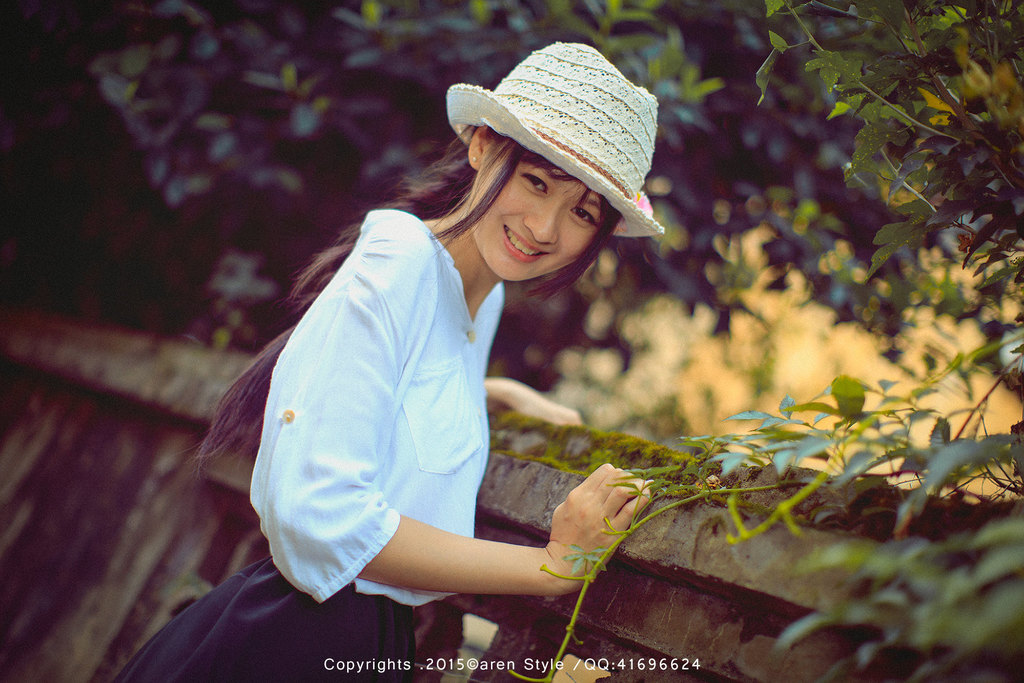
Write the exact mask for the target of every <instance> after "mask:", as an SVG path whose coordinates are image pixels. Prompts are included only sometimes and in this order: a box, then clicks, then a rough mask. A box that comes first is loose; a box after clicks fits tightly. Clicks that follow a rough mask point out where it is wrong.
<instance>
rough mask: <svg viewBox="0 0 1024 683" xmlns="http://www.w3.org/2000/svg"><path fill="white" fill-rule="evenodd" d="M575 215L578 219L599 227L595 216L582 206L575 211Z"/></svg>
mask: <svg viewBox="0 0 1024 683" xmlns="http://www.w3.org/2000/svg"><path fill="white" fill-rule="evenodd" d="M573 213H575V214H576V217H577V218H580V219H582V220H584V221H586V222H587V223H590V224H592V225H597V218H595V217H594V214H592V213H590V212H589V211H587V210H586V209H584V208H583V207H582V206H577V207H576V208H575V209H573Z"/></svg>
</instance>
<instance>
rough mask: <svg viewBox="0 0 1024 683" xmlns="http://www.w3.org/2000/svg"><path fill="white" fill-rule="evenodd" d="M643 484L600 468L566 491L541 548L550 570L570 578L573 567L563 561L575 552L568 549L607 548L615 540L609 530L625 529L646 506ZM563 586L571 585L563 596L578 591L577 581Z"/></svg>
mask: <svg viewBox="0 0 1024 683" xmlns="http://www.w3.org/2000/svg"><path fill="white" fill-rule="evenodd" d="M617 484H633V486H621V485H617ZM645 484H646V483H645V482H644V481H643V480H640V479H632V478H630V476H629V475H628V474H627V473H626V472H624V471H623V470H620V469H618V468H617V467H613V466H612V465H609V464H604V465H601V467H599V468H597V469H596V470H595V471H594V472H593V473H592V474H591V475H590V476H589V477H587V479H586V480H585V481H584V482H583V483H582V484H580V485H579V486H577V487H576V488H574V489H573V490H572V491H570V492H569V495H568V496H566V498H565V501H564V502H562V503H561V504H560V505H559V506H558V507H557V508H555V512H554V514H553V515H552V518H551V536H550V540H549V542H548V544H547V547H546V548H545V550H547V553H548V555H549V556H550V557H551V563H550V564H549V565H548V566H549V567H550V569H551V570H552V571H553V572H556V573H558V574H562V575H564V576H572V575H574V574H577V573H576V572H573V571H572V564H573V563H572V562H571V561H569V560H566V559H565V557H566V556H567V555H571V554H574V553H576V552H578V551H575V550H573V549H571V548H570V546H577V547H579V548H582V549H583V551H584V552H590V551H592V550H596V549H597V548H607V547H608V546H610V545H611V544H612V543H613V542H614V540H615V537H614V536H613V535H612V534H611V533H610V532H609V526H610V527H611V528H612V529H614V530H615V531H624V530H626V529H628V528H629V525H630V523H631V522H632V521H633V519H634V516H635V515H636V513H637V511H638V510H640V509H643V507H644V506H645V505H647V503H648V502H650V497H649V495H647V493H646V492H644V489H645ZM638 491H639V492H640V494H639V495H638V493H637V492H638ZM567 583H568V584H571V585H567V586H566V592H571V591H572V590H575V589H577V588H579V582H577V581H571V582H567Z"/></svg>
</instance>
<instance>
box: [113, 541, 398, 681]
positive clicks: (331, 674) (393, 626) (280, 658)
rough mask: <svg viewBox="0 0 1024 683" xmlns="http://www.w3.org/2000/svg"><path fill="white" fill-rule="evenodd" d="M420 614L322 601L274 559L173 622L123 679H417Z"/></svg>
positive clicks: (348, 598)
mask: <svg viewBox="0 0 1024 683" xmlns="http://www.w3.org/2000/svg"><path fill="white" fill-rule="evenodd" d="M415 647H416V641H415V638H414V635H413V617H412V608H411V607H409V606H408V605H401V604H399V603H397V602H395V601H393V600H391V599H390V598H386V597H384V596H378V595H363V594H361V593H356V592H355V590H354V588H353V587H352V584H349V585H348V586H346V587H345V588H343V589H341V590H340V591H338V592H337V593H335V594H334V595H332V596H331V597H330V598H329V599H328V600H326V601H324V602H323V603H317V602H316V601H315V600H314V599H313V598H312V597H310V596H309V595H307V594H305V593H303V592H301V591H298V590H296V589H295V588H294V587H292V585H291V584H290V583H288V581H287V580H286V579H285V578H284V577H283V576H282V575H281V573H280V572H279V571H278V570H277V568H276V567H275V566H274V563H273V561H272V560H271V559H270V558H267V559H265V560H262V561H260V562H257V563H255V564H252V565H250V566H248V567H246V568H245V569H243V570H242V571H240V572H239V573H237V574H235V575H234V576H232V577H231V578H229V579H227V580H226V581H225V582H224V583H222V584H221V585H219V586H217V587H216V588H214V589H213V590H212V591H210V592H209V593H207V594H206V595H205V596H203V597H202V598H201V599H200V600H198V601H197V602H195V603H194V604H192V605H190V606H189V607H188V608H187V609H185V610H184V611H183V612H182V613H181V614H179V615H178V616H176V617H175V618H174V619H172V620H171V621H170V623H168V624H167V625H166V626H165V627H164V628H163V629H161V631H160V632H159V633H157V634H156V635H155V636H153V638H152V639H151V640H150V641H149V642H148V643H146V645H144V646H143V647H142V649H141V650H139V651H138V653H136V655H135V657H134V658H132V660H131V661H130V662H129V663H128V665H127V666H126V667H125V668H124V670H123V671H121V673H120V675H119V676H118V677H117V679H116V680H117V681H125V682H128V681H132V682H135V681H138V682H144V683H149V682H151V681H152V682H156V681H159V682H161V683H163V682H164V681H218V682H219V681H321V680H323V681H376V682H385V681H387V682H397V681H411V680H412V678H413V662H414V657H415Z"/></svg>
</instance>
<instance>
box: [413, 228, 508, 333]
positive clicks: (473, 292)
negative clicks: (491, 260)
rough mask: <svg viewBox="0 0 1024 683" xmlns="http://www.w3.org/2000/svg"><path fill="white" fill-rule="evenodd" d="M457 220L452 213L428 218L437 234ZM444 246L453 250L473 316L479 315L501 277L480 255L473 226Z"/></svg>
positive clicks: (467, 302) (467, 303) (467, 305)
mask: <svg viewBox="0 0 1024 683" xmlns="http://www.w3.org/2000/svg"><path fill="white" fill-rule="evenodd" d="M454 224H455V219H452V218H451V217H449V218H442V219H439V220H435V221H428V222H427V225H428V226H429V227H430V229H431V231H432V232H433V233H434V234H435V235H437V234H440V233H442V232H444V231H445V230H446V229H448V228H449V227H451V226H452V225H454ZM444 246H445V249H447V250H448V253H449V254H451V256H452V260H453V261H454V262H455V268H456V270H458V271H459V275H460V276H461V277H462V291H463V293H464V294H465V297H466V308H467V309H468V310H469V317H470V318H476V313H477V311H478V310H480V305H481V304H482V303H483V302H484V299H486V298H487V295H488V294H490V293H491V290H492V289H494V286H495V285H496V284H498V282H500V278H498V276H497V275H495V274H494V272H493V271H491V269H490V268H489V267H488V266H487V264H486V263H485V262H484V260H483V258H482V257H481V256H480V251H479V250H478V249H477V247H476V243H475V242H474V241H473V228H470V229H469V230H468V231H466V232H465V233H463V234H462V235H459V236H458V237H457V238H455V239H453V240H450V241H448V242H447V243H445V245H444Z"/></svg>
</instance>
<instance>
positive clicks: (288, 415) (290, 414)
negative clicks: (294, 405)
mask: <svg viewBox="0 0 1024 683" xmlns="http://www.w3.org/2000/svg"><path fill="white" fill-rule="evenodd" d="M281 420H283V421H284V423H285V424H291V423H292V422H295V411H294V410H286V411H284V412H283V413H281Z"/></svg>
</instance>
